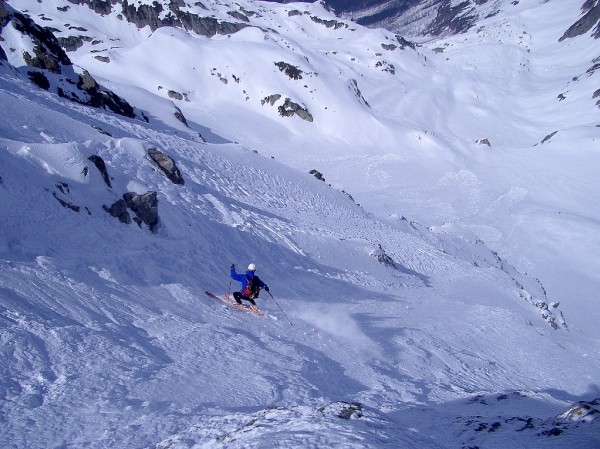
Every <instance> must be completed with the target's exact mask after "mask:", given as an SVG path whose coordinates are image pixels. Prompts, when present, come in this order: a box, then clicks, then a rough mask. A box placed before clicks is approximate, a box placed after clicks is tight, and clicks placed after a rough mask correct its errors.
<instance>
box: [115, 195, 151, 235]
mask: <svg viewBox="0 0 600 449" xmlns="http://www.w3.org/2000/svg"><path fill="white" fill-rule="evenodd" d="M123 200H124V201H125V204H127V207H128V208H129V209H131V210H132V211H133V212H134V213H135V217H134V218H133V220H134V221H135V222H136V223H137V224H138V225H139V226H140V227H141V226H142V223H144V224H146V225H147V226H148V228H150V231H152V232H153V233H154V232H156V230H157V227H158V195H157V193H156V192H154V191H150V192H146V193H144V194H142V195H139V194H137V193H134V192H128V193H126V194H125V195H123Z"/></svg>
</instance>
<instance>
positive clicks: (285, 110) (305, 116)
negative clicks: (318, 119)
mask: <svg viewBox="0 0 600 449" xmlns="http://www.w3.org/2000/svg"><path fill="white" fill-rule="evenodd" d="M277 110H278V111H279V115H281V116H282V117H293V116H294V115H297V116H298V117H300V118H301V119H302V120H306V121H307V122H312V121H313V116H312V115H311V114H310V112H308V110H307V109H305V108H303V107H302V106H300V105H299V104H298V103H294V102H293V101H292V100H290V99H289V98H286V99H285V102H284V103H283V105H281V106H279V107H278V108H277Z"/></svg>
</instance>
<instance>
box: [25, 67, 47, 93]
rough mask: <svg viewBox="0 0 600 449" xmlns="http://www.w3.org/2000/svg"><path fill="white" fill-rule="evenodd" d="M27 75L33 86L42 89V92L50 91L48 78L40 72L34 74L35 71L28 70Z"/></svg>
mask: <svg viewBox="0 0 600 449" xmlns="http://www.w3.org/2000/svg"><path fill="white" fill-rule="evenodd" d="M27 75H28V76H29V79H30V80H31V82H32V83H33V84H35V85H36V86H38V87H39V88H41V89H44V90H48V89H50V81H48V78H47V77H46V75H44V74H43V73H42V72H36V71H31V70H30V71H28V72H27Z"/></svg>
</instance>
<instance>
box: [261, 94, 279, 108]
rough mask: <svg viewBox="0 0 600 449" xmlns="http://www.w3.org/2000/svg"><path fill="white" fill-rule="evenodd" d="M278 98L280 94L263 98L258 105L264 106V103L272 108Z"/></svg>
mask: <svg viewBox="0 0 600 449" xmlns="http://www.w3.org/2000/svg"><path fill="white" fill-rule="evenodd" d="M280 98H281V95H280V94H273V95H269V96H268V97H265V98H264V99H263V100H260V103H261V104H262V105H264V104H265V103H269V104H270V105H271V106H273V105H274V104H275V103H276V102H277V101H279V99H280Z"/></svg>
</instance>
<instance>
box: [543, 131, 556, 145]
mask: <svg viewBox="0 0 600 449" xmlns="http://www.w3.org/2000/svg"><path fill="white" fill-rule="evenodd" d="M556 134H558V131H554V132H551V133H550V134H548V135H547V136H546V137H544V138H543V139H542V143H546V142H549V141H550V139H552V138H553V137H554V136H555V135H556Z"/></svg>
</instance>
